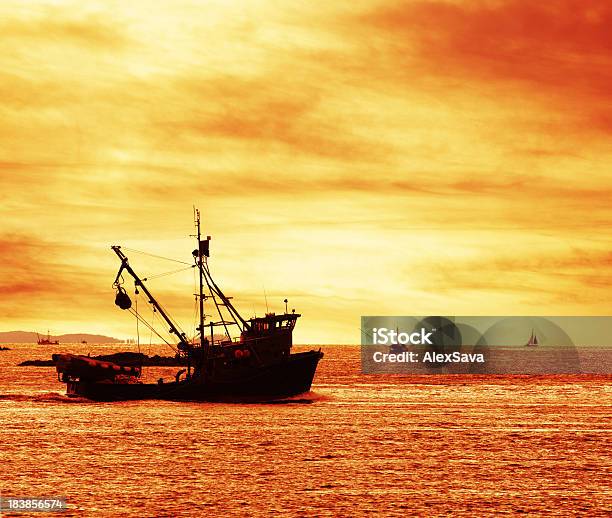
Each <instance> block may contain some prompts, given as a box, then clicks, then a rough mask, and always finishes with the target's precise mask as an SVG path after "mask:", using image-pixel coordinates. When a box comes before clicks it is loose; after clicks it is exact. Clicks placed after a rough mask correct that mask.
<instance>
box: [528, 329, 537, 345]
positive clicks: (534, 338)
mask: <svg viewBox="0 0 612 518" xmlns="http://www.w3.org/2000/svg"><path fill="white" fill-rule="evenodd" d="M538 345H539V342H538V336H537V335H536V334H535V333H534V332H533V329H532V330H531V336H530V337H529V341H528V342H527V343H526V344H525V347H537V346H538Z"/></svg>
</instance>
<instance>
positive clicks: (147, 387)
mask: <svg viewBox="0 0 612 518" xmlns="http://www.w3.org/2000/svg"><path fill="white" fill-rule="evenodd" d="M194 215H195V226H196V230H197V235H196V236H195V237H196V239H197V248H196V249H195V250H194V251H193V253H192V255H193V267H194V268H196V269H197V271H198V273H199V290H198V293H197V294H196V298H197V301H198V305H199V324H198V326H197V332H198V339H193V340H189V339H188V338H187V336H186V334H185V333H184V332H183V331H182V330H181V329H180V328H179V326H178V325H177V324H176V323H175V321H174V319H172V318H171V317H170V315H169V314H168V312H167V311H166V309H165V308H164V307H163V306H162V305H161V304H160V303H159V302H158V301H157V299H156V298H155V297H154V296H153V294H152V293H151V292H150V290H149V288H148V287H147V285H146V284H145V279H143V278H141V277H140V276H139V275H138V274H137V273H136V272H135V271H134V269H133V268H132V266H131V265H130V263H129V260H128V257H127V256H126V255H125V253H124V251H123V250H122V248H121V247H120V246H112V247H111V249H112V250H113V252H114V253H115V254H116V255H117V257H118V258H119V260H120V262H121V266H120V268H119V272H118V273H117V276H116V278H115V282H114V287H115V289H116V296H115V304H116V305H117V306H119V307H120V308H121V309H124V310H131V311H132V312H135V310H134V309H133V308H132V302H131V299H130V297H129V295H128V294H127V292H126V290H125V288H124V287H123V286H122V284H123V274H124V273H127V274H129V275H130V276H131V277H132V278H133V279H134V285H135V291H136V293H138V292H139V290H142V292H143V293H144V295H145V296H146V297H147V300H148V302H149V303H150V304H151V305H152V306H153V308H154V311H156V312H157V313H158V314H159V315H160V316H161V318H162V319H163V320H164V322H165V323H166V324H167V326H168V328H169V332H170V333H171V334H172V335H173V336H174V338H175V339H176V342H177V343H176V351H177V355H179V356H180V357H181V358H183V359H184V361H185V364H186V368H185V369H180V370H179V371H178V372H177V373H176V375H175V377H174V379H173V380H170V381H165V380H163V379H159V380H158V382H157V383H143V382H142V380H141V375H142V368H141V367H138V366H136V367H135V366H131V367H130V366H122V365H119V364H116V363H112V362H103V361H98V360H94V359H92V358H89V357H87V356H77V355H73V354H55V355H53V359H54V361H55V364H56V369H57V374H58V379H59V381H61V382H63V383H66V390H67V394H68V395H69V396H80V397H85V398H88V399H92V400H96V401H116V400H138V399H167V400H177V401H219V400H232V401H233V400H238V401H243V400H247V401H250V400H255V401H262V400H273V399H282V398H287V397H290V396H295V395H298V394H302V393H304V392H308V391H309V390H310V388H311V385H312V381H313V378H314V375H315V372H316V369H317V365H318V363H319V361H320V360H321V358H323V353H322V352H321V350H320V349H319V350H317V351H315V350H311V351H307V352H297V353H292V352H291V349H292V345H293V343H292V342H293V338H292V337H293V330H294V328H295V325H296V323H297V320H298V318H299V317H300V316H301V315H300V314H298V313H295V310H292V312H291V313H289V312H288V310H287V306H286V303H285V312H284V313H282V314H278V315H277V314H275V313H272V312H268V313H266V314H265V316H263V317H253V318H249V319H245V318H243V317H242V316H241V315H240V313H239V312H238V310H237V309H236V308H235V307H234V305H233V304H232V302H231V297H228V296H226V295H225V294H224V293H223V291H222V290H221V288H219V286H218V285H217V284H216V282H215V281H214V279H213V278H212V276H211V273H210V269H209V265H208V258H209V256H210V239H211V238H210V236H208V237H207V238H206V239H202V236H201V231H200V212H199V211H198V210H197V209H195V210H194ZM207 301H208V302H209V303H210V306H211V309H212V306H214V310H215V312H216V313H217V316H218V319H217V320H212V319H211V320H207V318H208V315H206V314H205V312H204V306H205V302H207ZM216 329H219V330H221V331H224V334H222V335H220V334H219V333H215V330H216ZM230 329H232V331H234V332H233V333H232V331H230ZM232 335H235V336H234V337H232Z"/></svg>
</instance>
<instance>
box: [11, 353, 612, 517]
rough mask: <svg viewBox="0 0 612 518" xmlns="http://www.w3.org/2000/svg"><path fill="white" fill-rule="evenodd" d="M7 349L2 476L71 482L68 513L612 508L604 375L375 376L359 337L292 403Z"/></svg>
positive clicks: (35, 485) (18, 492)
mask: <svg viewBox="0 0 612 518" xmlns="http://www.w3.org/2000/svg"><path fill="white" fill-rule="evenodd" d="M9 347H11V348H12V350H11V351H0V369H1V374H2V375H1V376H0V424H1V427H0V444H1V445H2V448H1V450H0V466H1V468H0V470H1V471H0V490H1V492H2V494H3V495H4V496H65V497H66V498H67V500H68V503H69V510H68V511H67V512H66V513H64V514H63V515H62V516H89V515H95V516H125V517H142V516H160V517H162V516H168V517H171V516H203V515H210V516H270V515H271V514H272V513H280V514H282V515H286V516H367V515H374V514H378V513H380V514H385V515H387V516H406V515H434V516H435V515H450V514H451V513H452V515H453V516H483V515H487V514H493V513H495V514H502V513H506V514H517V513H526V514H530V515H546V516H564V517H565V516H610V513H611V512H612V505H611V502H612V482H611V481H612V385H611V383H610V382H611V381H612V378H610V377H605V376H595V375H583V376H570V375H564V376H548V377H545V376H539V377H528V376H498V377H487V376H477V375H472V376H469V375H455V376H453V375H447V376H412V377H406V376H394V375H363V374H361V369H360V360H359V358H360V349H359V346H342V347H341V346H326V347H323V351H324V352H325V358H324V359H323V360H322V362H321V364H320V366H319V370H318V372H317V376H316V378H315V383H314V386H313V391H312V392H311V393H309V394H307V395H305V396H301V397H299V398H296V401H293V402H289V403H286V404H251V405H246V404H234V405H231V404H207V403H173V402H165V401H147V402H123V403H93V402H88V401H85V400H80V399H69V398H67V397H65V396H64V395H63V385H62V384H60V383H58V382H57V379H56V376H55V371H54V369H53V368H44V367H17V366H16V364H17V363H18V362H20V361H23V360H25V359H33V358H47V357H48V356H49V355H50V353H51V352H56V351H55V349H54V348H53V347H52V350H50V349H49V348H48V347H43V346H31V345H23V344H20V345H9ZM55 348H57V347H55ZM59 349H61V350H62V351H72V352H81V353H87V352H91V353H92V354H102V353H108V352H112V351H114V350H116V349H117V346H95V345H81V344H78V345H66V346H64V345H62V346H61V347H60V348H59ZM147 349H148V348H145V349H144V351H143V352H145V353H148V352H151V353H167V351H165V350H164V349H162V348H159V347H155V346H153V347H152V350H151V351H149V350H147ZM298 349H300V348H298ZM175 371H176V369H172V368H170V369H150V370H149V371H148V374H147V375H148V376H149V378H150V379H151V380H156V379H157V378H158V377H160V376H161V375H165V376H167V377H168V378H170V377H172V375H173V373H174V372H175ZM19 516H24V515H23V514H20V515H19ZM37 516H45V514H44V513H42V514H41V513H38V514H37Z"/></svg>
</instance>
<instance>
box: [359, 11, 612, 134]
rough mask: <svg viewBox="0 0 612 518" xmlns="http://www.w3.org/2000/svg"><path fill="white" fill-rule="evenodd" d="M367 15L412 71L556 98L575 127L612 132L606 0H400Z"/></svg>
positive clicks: (509, 94) (515, 98) (611, 20)
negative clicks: (408, 0)
mask: <svg viewBox="0 0 612 518" xmlns="http://www.w3.org/2000/svg"><path fill="white" fill-rule="evenodd" d="M362 20H363V21H364V22H365V23H366V24H367V25H368V26H369V27H372V28H375V29H376V30H378V31H380V32H381V34H383V35H386V36H387V40H386V41H387V50H388V51H389V52H391V53H392V54H393V55H394V61H395V63H396V64H397V67H399V68H402V67H403V68H405V69H407V71H411V73H412V74H413V75H414V73H415V70H414V67H415V64H417V63H418V65H416V66H417V67H418V68H417V70H416V72H417V73H418V72H421V73H425V74H428V75H432V76H436V77H439V78H446V79H447V80H448V81H450V80H453V79H454V80H456V81H457V87H459V88H462V87H464V88H467V87H468V85H470V83H472V85H473V82H479V83H480V84H481V88H482V87H485V88H484V89H485V90H486V89H487V88H488V89H490V90H493V91H496V92H497V94H498V95H500V96H502V97H505V98H507V99H509V100H510V102H512V104H513V105H516V106H520V105H521V103H528V102H530V101H531V99H533V98H534V97H535V98H537V99H540V100H542V101H543V102H550V103H552V105H554V109H556V110H559V111H560V112H561V113H564V114H566V115H569V116H570V117H571V118H572V119H574V120H573V122H572V124H571V127H572V128H575V127H576V125H578V126H580V128H579V129H581V130H585V129H587V127H588V125H590V126H591V127H593V128H596V129H599V130H601V131H604V132H609V131H612V126H611V124H610V121H611V120H612V112H611V111H610V104H609V101H610V92H611V91H612V52H611V50H612V33H611V32H610V30H609V27H610V25H611V24H612V6H610V5H608V4H606V3H605V2H600V1H597V0H587V1H580V0H559V1H555V2H548V3H546V2H544V3H542V2H540V3H538V2H528V1H524V0H506V1H478V2H469V3H465V4H460V3H455V2H452V3H451V2H440V1H432V2H395V3H387V4H384V5H382V6H380V7H378V8H376V9H374V10H373V11H372V12H370V13H369V14H368V15H365V16H363V17H362ZM411 69H412V70H411ZM503 83H505V84H506V85H507V86H508V87H509V88H506V89H505V90H504V88H503V87H502V84H503ZM512 85H514V88H512ZM445 87H446V88H450V89H452V87H451V85H450V84H446V86H445ZM528 92H529V93H528ZM523 95H524V96H526V98H521V97H519V96H523ZM565 129H566V130H567V129H568V128H565Z"/></svg>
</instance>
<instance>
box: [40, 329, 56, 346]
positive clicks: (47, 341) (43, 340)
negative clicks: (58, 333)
mask: <svg viewBox="0 0 612 518" xmlns="http://www.w3.org/2000/svg"><path fill="white" fill-rule="evenodd" d="M36 336H37V337H38V345H59V340H51V335H50V334H49V330H47V337H46V338H44V337H41V336H40V335H39V334H38V333H36Z"/></svg>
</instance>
